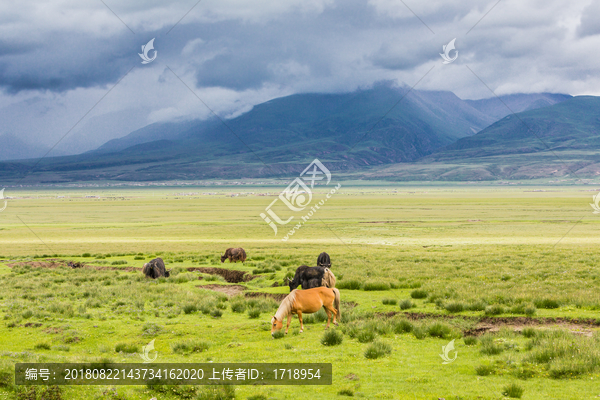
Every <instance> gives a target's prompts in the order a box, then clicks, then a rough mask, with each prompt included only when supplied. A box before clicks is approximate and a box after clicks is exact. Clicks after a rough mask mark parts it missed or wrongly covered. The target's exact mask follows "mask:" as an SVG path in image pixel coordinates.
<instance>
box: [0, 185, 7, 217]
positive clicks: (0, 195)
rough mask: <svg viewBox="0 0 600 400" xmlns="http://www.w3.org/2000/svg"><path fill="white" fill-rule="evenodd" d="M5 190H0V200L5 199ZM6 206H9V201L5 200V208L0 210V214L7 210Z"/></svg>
mask: <svg viewBox="0 0 600 400" xmlns="http://www.w3.org/2000/svg"><path fill="white" fill-rule="evenodd" d="M4 189H6V188H4ZM4 189H2V190H0V200H2V199H4ZM6 206H8V201H6V200H4V207H2V208H1V209H0V212H2V211H4V210H6Z"/></svg>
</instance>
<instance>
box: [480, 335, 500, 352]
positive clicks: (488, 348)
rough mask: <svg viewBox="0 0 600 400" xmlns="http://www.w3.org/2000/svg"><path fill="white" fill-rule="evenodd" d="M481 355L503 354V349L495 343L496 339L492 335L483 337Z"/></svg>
mask: <svg viewBox="0 0 600 400" xmlns="http://www.w3.org/2000/svg"><path fill="white" fill-rule="evenodd" d="M480 351H481V354H486V355H488V356H494V355H496V354H500V353H502V347H500V346H498V345H497V344H496V343H495V342H494V337H493V336H490V335H484V336H482V337H481V350H480Z"/></svg>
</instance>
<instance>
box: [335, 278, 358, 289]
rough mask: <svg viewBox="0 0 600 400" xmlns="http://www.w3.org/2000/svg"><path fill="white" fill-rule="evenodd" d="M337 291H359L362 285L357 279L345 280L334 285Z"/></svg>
mask: <svg viewBox="0 0 600 400" xmlns="http://www.w3.org/2000/svg"><path fill="white" fill-rule="evenodd" d="M335 286H336V287H337V288H338V289H348V290H360V288H361V287H362V283H361V282H360V281H359V280H357V279H345V280H343V281H339V282H337V283H336V285H335Z"/></svg>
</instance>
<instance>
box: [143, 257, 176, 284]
mask: <svg viewBox="0 0 600 400" xmlns="http://www.w3.org/2000/svg"><path fill="white" fill-rule="evenodd" d="M142 272H143V273H144V275H146V277H148V278H152V279H156V278H160V277H162V276H164V277H165V278H168V277H169V276H170V275H171V270H170V269H169V270H168V269H166V267H165V263H164V261H163V260H162V258H160V257H158V258H155V259H153V260H151V261H149V262H147V263H146V264H144V268H142Z"/></svg>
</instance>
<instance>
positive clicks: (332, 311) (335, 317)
mask: <svg viewBox="0 0 600 400" xmlns="http://www.w3.org/2000/svg"><path fill="white" fill-rule="evenodd" d="M323 307H325V310H326V311H327V316H329V313H332V314H333V324H334V325H335V326H337V324H338V323H337V311H336V310H335V308H333V306H332V305H331V306H325V305H324V306H323ZM327 327H328V328H329V321H328V322H327Z"/></svg>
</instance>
